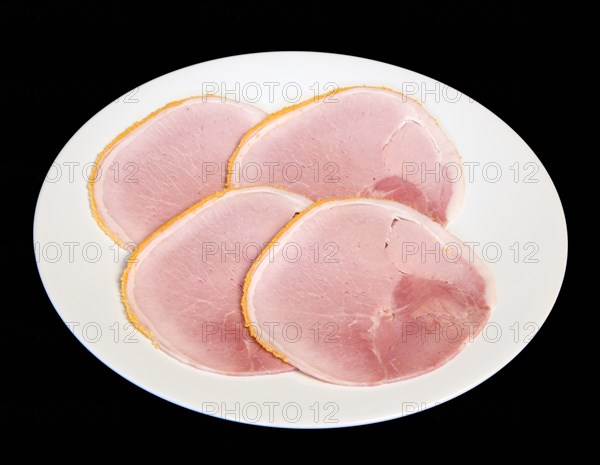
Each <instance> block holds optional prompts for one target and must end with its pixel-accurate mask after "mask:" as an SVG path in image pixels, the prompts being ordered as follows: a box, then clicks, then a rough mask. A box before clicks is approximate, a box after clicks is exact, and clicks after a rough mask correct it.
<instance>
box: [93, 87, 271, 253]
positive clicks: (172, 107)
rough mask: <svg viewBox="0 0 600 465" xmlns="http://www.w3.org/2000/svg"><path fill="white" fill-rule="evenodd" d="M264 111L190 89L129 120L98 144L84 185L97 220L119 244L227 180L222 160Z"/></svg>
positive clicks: (137, 240) (135, 238)
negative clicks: (106, 142) (197, 94)
mask: <svg viewBox="0 0 600 465" xmlns="http://www.w3.org/2000/svg"><path fill="white" fill-rule="evenodd" d="M265 116H266V114H265V113H264V112H263V111H261V110H259V109H257V108H254V107H252V106H250V105H246V104H240V103H235V102H230V101H226V102H223V101H222V100H221V98H219V97H210V96H208V97H195V98H190V99H187V100H182V101H178V102H172V103H170V104H168V105H166V106H165V107H163V108H161V109H160V110H158V111H156V112H154V113H152V114H151V115H149V116H148V117H147V118H146V119H144V120H143V121H141V122H140V123H136V124H134V125H133V126H132V127H131V128H129V129H127V130H126V131H125V132H123V133H122V134H121V135H119V136H118V137H117V138H116V139H115V140H114V141H113V142H111V143H110V144H109V145H108V147H107V148H106V149H105V150H104V152H102V153H101V154H100V155H99V157H98V161H97V165H96V170H95V171H94V173H93V175H92V177H91V180H90V184H89V188H90V197H91V203H92V212H93V214H94V216H95V217H96V219H97V221H98V223H99V225H100V226H101V227H102V228H103V229H104V230H105V231H106V232H107V233H108V234H109V235H110V236H111V237H112V238H113V239H114V240H115V241H116V242H117V243H119V244H120V245H124V244H127V243H131V242H133V243H136V244H139V243H140V241H142V240H143V239H144V238H145V237H146V236H148V234H150V233H151V232H152V231H154V230H155V229H156V228H158V227H159V226H160V225H161V224H163V223H164V222H165V221H167V220H169V219H170V218H172V217H173V216H175V215H177V214H178V213H181V212H182V211H183V210H185V209H186V208H188V207H189V206H190V205H193V204H194V203H196V202H197V201H199V200H201V199H202V198H203V197H206V196H208V195H211V194H214V193H215V192H217V191H219V190H221V189H223V188H224V187H225V169H223V168H224V166H225V165H226V163H227V160H228V159H229V157H230V156H231V154H232V152H233V151H234V149H235V147H236V146H237V144H238V142H239V141H240V138H241V137H242V135H243V134H244V133H245V132H246V131H247V130H248V129H250V128H251V127H252V126H254V125H255V124H256V123H258V122H259V121H261V120H262V119H263V118H264V117H265Z"/></svg>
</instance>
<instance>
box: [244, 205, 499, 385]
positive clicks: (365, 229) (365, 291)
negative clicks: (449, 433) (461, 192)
mask: <svg viewBox="0 0 600 465" xmlns="http://www.w3.org/2000/svg"><path fill="white" fill-rule="evenodd" d="M242 304H243V307H244V314H245V318H246V321H247V323H248V324H249V325H250V326H249V327H250V329H251V330H252V332H253V334H254V335H255V337H257V339H258V340H259V342H261V344H263V345H264V346H265V347H266V348H268V349H269V350H272V351H274V353H276V354H278V355H279V356H281V357H284V358H285V360H287V361H288V362H289V363H290V364H292V365H294V366H296V367H297V368H299V369H300V370H302V371H304V372H305V373H307V374H309V375H312V376H314V377H316V378H319V379H322V380H324V381H329V382H332V383H337V384H345V385H376V384H381V383H389V382H393V381H397V380H401V379H405V378H410V377H413V376H417V375H420V374H423V373H426V372H428V371H431V370H433V369H435V368H437V367H439V366H441V365H443V364H444V363H446V362H447V361H448V360H450V359H451V358H453V357H454V356H455V355H456V354H458V353H459V352H460V351H461V349H463V347H464V346H465V344H466V343H467V342H468V341H469V340H470V339H472V338H474V337H475V336H476V335H477V334H478V333H479V331H480V330H481V329H482V326H483V325H484V324H485V322H486V321H487V319H488V316H489V314H490V310H491V308H492V307H493V306H494V304H495V285H494V281H493V278H492V276H491V274H490V272H489V271H488V269H487V267H486V266H485V264H484V263H483V261H482V260H481V259H480V258H478V257H476V256H475V255H473V253H472V252H471V251H469V250H468V249H467V248H466V246H465V245H464V244H463V243H462V242H461V241H460V240H458V239H457V238H455V237H453V236H452V235H451V234H450V233H448V232H447V231H446V230H445V229H444V228H442V227H441V226H440V225H439V224H437V223H435V222H433V221H432V220H430V219H428V218H427V217H425V216H424V215H422V214H420V213H418V212H416V211H415V210H413V209H411V208H409V207H407V206H405V205H402V204H399V203H397V202H393V201H388V200H375V199H360V198H358V199H350V200H329V201H324V202H321V203H317V204H315V205H314V206H313V207H312V208H309V209H307V210H306V211H305V212H304V213H302V214H300V215H299V216H298V217H297V218H296V219H295V220H293V221H292V223H291V224H290V225H288V227H287V228H286V229H285V230H284V231H283V232H282V233H281V234H280V235H278V236H276V237H275V239H274V245H273V246H272V247H271V248H269V249H267V250H265V251H264V252H263V255H262V256H261V258H259V259H257V260H256V262H255V263H254V265H253V267H252V269H251V270H250V272H249V274H248V277H247V280H246V285H245V293H244V298H243V302H242Z"/></svg>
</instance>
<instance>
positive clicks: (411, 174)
mask: <svg viewBox="0 0 600 465" xmlns="http://www.w3.org/2000/svg"><path fill="white" fill-rule="evenodd" d="M229 163H230V165H229V171H228V182H229V185H231V186H249V185H266V184H268V185H272V186H279V187H285V188H287V189H291V190H293V191H294V192H298V193H299V194H302V195H305V196H307V197H309V198H311V199H313V200H320V199H325V198H332V197H338V198H339V197H354V196H364V197H374V198H386V199H392V200H396V201H399V202H402V203H404V204H406V205H409V206H411V207H413V208H415V209H416V210H418V211H420V212H421V213H423V214H425V215H427V216H428V217H430V218H433V219H434V220H435V221H438V222H439V223H441V224H446V223H447V222H448V221H450V220H451V219H452V218H454V217H455V216H456V214H457V213H458V211H459V210H460V207H461V205H462V201H463V194H464V177H463V175H462V174H463V173H462V164H461V159H460V156H459V155H458V152H457V151H456V149H455V147H454V146H453V145H452V143H451V142H450V140H449V139H448V137H447V136H446V135H445V134H444V132H443V131H442V129H441V128H440V127H439V125H438V124H437V122H436V121H435V119H434V118H433V117H432V116H431V115H430V114H429V113H427V111H426V110H425V109H424V108H423V106H422V105H420V104H419V103H417V102H416V101H414V100H412V99H410V98H408V97H406V96H405V95H402V94H400V93H397V92H394V91H391V90H387V89H382V88H373V87H350V88H344V89H340V90H338V91H336V92H334V93H333V94H331V95H325V96H323V97H321V98H320V99H318V100H317V101H314V100H309V101H307V102H304V103H300V104H298V105H295V106H292V107H289V108H285V109H283V110H281V111H280V112H278V113H275V114H274V115H271V116H270V117H269V118H267V119H266V120H264V121H263V122H262V123H260V124H258V125H257V126H256V127H254V128H253V129H251V130H250V131H249V132H248V133H247V134H246V135H245V136H244V138H243V139H242V142H241V143H240V145H239V146H238V148H237V149H236V152H235V153H234V155H233V157H232V158H231V160H230V162H229Z"/></svg>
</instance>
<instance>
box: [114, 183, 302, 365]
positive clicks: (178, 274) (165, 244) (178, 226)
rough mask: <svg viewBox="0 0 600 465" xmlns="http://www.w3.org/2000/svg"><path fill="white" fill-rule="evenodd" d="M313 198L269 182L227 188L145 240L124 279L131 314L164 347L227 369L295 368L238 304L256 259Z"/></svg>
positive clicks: (182, 358)
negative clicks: (269, 347)
mask: <svg viewBox="0 0 600 465" xmlns="http://www.w3.org/2000/svg"><path fill="white" fill-rule="evenodd" d="M310 203H311V202H310V200H308V199H307V198H305V197H302V196H300V195H298V194H293V193H291V192H286V191H283V190H280V189H275V188H270V187H251V188H242V189H233V190H229V191H223V192H221V193H218V194H216V195H214V196H212V197H209V198H207V199H206V200H204V201H202V202H199V203H198V204H197V205H194V206H193V207H191V208H190V209H188V211H186V212H185V213H183V214H182V215H180V216H178V217H176V218H174V219H172V220H171V221H170V222H168V223H167V224H166V225H165V226H163V227H161V228H160V229H158V230H157V231H155V232H154V233H153V234H152V235H151V236H150V237H149V238H147V239H146V240H145V241H144V242H143V243H142V244H141V245H140V247H139V248H138V250H137V251H136V252H134V254H133V255H132V257H131V259H130V260H129V264H128V267H127V268H126V270H125V272H124V274H123V279H122V297H123V301H124V303H125V307H126V310H127V315H128V316H129V318H130V320H132V321H133V322H134V324H136V326H137V327H138V328H139V329H140V330H142V331H143V332H144V333H145V334H146V335H148V336H149V337H150V338H151V339H152V340H153V341H154V342H155V343H156V344H157V345H158V346H159V347H160V348H161V349H162V350H164V351H165V352H167V353H168V354H170V355H171V356H173V357H175V358H176V359H178V360H180V361H182V362H184V363H187V364H189V365H192V366H194V367H196V368H200V369H202V370H207V371H212V372H216V373H221V374H228V375H253V374H268V373H279V372H284V371H289V370H291V369H292V367H290V366H289V365H287V364H285V363H284V362H282V361H281V360H280V359H278V358H276V357H274V356H273V355H272V354H270V353H269V352H267V351H266V350H264V349H263V348H262V347H261V346H260V345H259V344H258V343H257V342H256V341H255V340H254V339H253V338H252V337H251V336H250V334H249V333H248V331H247V330H246V328H245V327H244V324H243V316H242V311H241V307H240V300H241V296H242V286H243V282H244V278H245V276H246V272H247V271H248V269H249V268H250V265H251V264H252V261H253V260H254V258H256V256H257V255H258V253H259V251H260V250H261V249H262V248H263V247H264V246H265V244H266V243H268V242H269V241H270V239H271V238H272V237H273V236H274V235H275V233H277V231H278V230H279V229H280V228H281V227H283V226H284V225H285V224H286V223H287V222H288V221H289V220H290V219H292V218H293V217H294V215H296V214H297V213H298V212H299V211H301V210H303V209H304V208H306V207H307V206H308V205H310Z"/></svg>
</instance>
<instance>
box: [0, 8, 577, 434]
mask: <svg viewBox="0 0 600 465" xmlns="http://www.w3.org/2000/svg"><path fill="white" fill-rule="evenodd" d="M168 3H169V4H168V5H163V6H161V7H160V8H153V7H152V6H149V5H139V6H129V5H128V6H125V5H122V4H120V3H119V2H111V1H108V2H88V3H79V2H77V3H76V2H73V3H70V2H63V3H56V2H46V3H43V4H32V3H18V2H14V3H13V2H8V3H4V4H3V6H2V7H1V8H2V9H3V14H2V20H1V21H2V26H3V28H4V33H3V35H4V37H5V39H4V40H5V48H6V49H5V51H4V63H5V64H6V65H7V66H6V67H4V71H2V99H3V107H4V109H5V111H6V112H8V111H9V110H10V111H11V112H12V113H7V114H9V115H17V117H16V121H15V122H14V123H16V124H13V123H11V124H4V125H3V126H4V131H3V132H4V140H5V147H4V148H5V156H4V160H3V161H4V167H5V170H6V171H5V173H4V174H5V175H4V179H5V181H6V182H5V185H13V183H14V186H16V191H15V190H13V191H11V192H12V196H10V197H8V199H9V201H8V202H7V204H8V205H7V207H8V210H9V211H8V215H9V216H10V217H12V218H18V220H17V221H13V222H12V223H11V224H12V226H11V227H10V228H11V230H15V231H14V232H15V234H14V235H13V236H12V238H13V239H11V241H10V242H5V246H6V249H7V251H8V252H9V253H10V252H14V253H16V254H17V255H16V257H17V260H14V261H11V262H9V261H8V259H7V261H6V262H5V266H9V265H8V263H17V264H18V266H19V267H23V269H22V270H21V269H20V268H19V271H16V270H15V271H14V272H13V275H14V276H15V278H14V279H13V280H11V281H10V282H11V283H12V285H14V289H19V293H20V295H21V296H22V299H18V300H19V301H20V302H23V303H22V304H19V305H18V306H12V307H10V308H8V309H6V311H5V313H4V315H5V318H3V319H2V334H3V337H2V342H3V352H4V354H5V360H7V361H8V364H9V367H10V371H11V372H12V376H11V381H10V382H9V383H8V384H9V385H10V387H12V388H13V389H14V393H12V395H11V396H9V397H5V398H3V400H2V418H3V419H5V420H10V421H14V422H26V423H28V424H30V425H42V426H51V425H53V424H56V423H59V422H62V421H66V422H69V423H70V424H72V425H88V424H96V423H104V422H106V423H107V424H108V425H110V426H111V427H117V426H119V425H120V426H123V427H125V428H137V427H143V426H148V425H158V424H169V425H174V424H180V423H181V424H183V422H185V423H186V424H187V423H191V424H193V425H195V426H197V427H210V430H211V431H213V432H216V433H218V432H220V431H225V430H227V431H230V430H235V431H237V432H243V433H245V432H247V431H248V430H249V429H250V428H252V427H249V426H246V425H239V424H234V423H231V422H226V421H222V420H217V419H214V418H210V417H207V416H203V415H200V414H197V413H194V412H191V411H188V410H186V409H184V408H181V407H178V406H175V405H173V404H170V403H168V402H166V401H164V400H162V399H159V398H157V397H155V396H153V395H151V394H149V393H147V392H146V391H144V390H142V389H140V388H138V387H136V386H134V385H133V384H131V383H129V382H128V381H126V380H125V379H123V378H121V377H120V376H119V375H117V374H115V373H114V372H112V371H111V370H110V369H109V368H107V367H106V366H104V365H103V364H102V363H101V362H100V361H98V360H97V359H96V358H95V357H94V356H92V355H91V354H90V353H89V352H88V351H87V350H86V349H85V348H84V347H83V346H82V345H81V344H80V343H79V342H78V341H77V340H76V339H75V338H74V337H73V336H72V335H71V333H70V331H69V330H68V329H67V328H66V326H65V325H64V323H63V322H62V321H61V320H60V318H59V317H58V315H57V314H56V312H55V311H54V310H53V307H52V305H51V304H50V302H49V301H48V299H47V297H46V294H45V292H44V289H43V287H42V285H41V283H40V281H39V277H38V274H37V270H36V267H35V258H34V255H33V250H32V246H31V242H32V241H31V226H32V221H33V213H34V208H35V203H36V200H37V195H38V192H39V189H40V187H41V186H42V183H43V180H44V176H45V174H46V172H47V171H48V169H49V167H50V165H51V163H52V161H53V159H54V158H55V157H56V156H57V154H58V153H59V151H60V150H61V148H62V147H63V146H64V144H65V143H66V142H67V141H68V140H69V138H70V137H71V136H72V135H73V134H74V133H75V132H76V131H77V129H79V127H80V126H81V125H83V124H84V123H85V122H86V121H87V120H88V119H89V118H91V117H92V116H93V115H94V114H95V113H96V112H98V111H99V110H101V109H102V108H103V107H104V106H105V105H107V104H109V103H110V102H111V101H113V100H115V99H116V98H118V97H119V96H121V95H123V94H124V93H125V92H127V91H129V90H131V89H133V88H134V87H136V86H138V85H140V84H143V83H144V82H146V81H148V80H150V79H153V78H155V77H158V76H160V75H162V74H165V73H167V72H170V71H173V70H176V69H179V68H181V67H184V66H188V65H192V64H195V63H199V62H203V61H207V60H210V59H214V58H220V57H225V56H230V55H238V54H243V53H251V52H260V51H272V50H307V51H325V52H334V53H343V54H348V55H355V56H361V57H366V58H371V59H375V60H380V61H384V62H387V63H392V64H394V65H398V66H401V67H404V68H408V69H411V70H414V71H417V72H420V73H422V74H425V75H427V76H430V77H433V78H435V79H438V80H440V81H442V82H444V83H446V84H448V85H450V86H452V87H454V88H456V89H458V90H460V91H462V92H463V93H465V94H467V95H469V96H471V97H473V98H474V99H476V100H477V101H479V102H480V103H482V104H483V105H485V106H486V107H488V108H489V109H491V110H492V111H493V112H494V113H496V114H497V115H498V116H499V117H501V118H502V119H503V120H504V121H506V122H507V123H508V124H509V125H510V126H511V127H512V128H513V129H515V130H516V131H517V132H518V133H519V134H520V135H521V137H523V139H524V140H525V141H526V142H527V143H528V144H529V145H530V146H531V147H532V148H533V150H534V151H535V152H536V154H537V155H538V157H539V158H540V159H541V161H542V162H543V164H544V165H545V167H546V169H547V170H548V171H549V172H550V175H551V176H552V178H553V180H554V181H555V184H556V186H557V189H558V191H559V193H560V194H561V198H562V200H563V205H564V206H565V210H566V212H567V215H568V213H569V210H568V203H567V200H568V199H567V198H566V192H565V191H567V190H568V188H567V187H566V184H565V183H566V181H565V179H566V178H567V176H566V173H565V167H564V166H562V165H560V163H561V162H564V158H561V157H563V156H564V154H563V153H561V152H560V151H559V149H558V147H557V138H559V137H560V135H559V134H560V131H559V128H560V125H561V121H560V118H559V117H557V112H556V109H557V101H558V100H557V98H556V95H555V89H556V88H558V87H560V86H561V85H562V84H561V83H562V82H564V81H561V79H562V78H561V76H560V74H559V71H558V70H559V69H560V68H562V67H564V65H565V57H564V56H562V55H561V52H560V47H559V45H560V41H561V40H562V38H561V34H560V20H559V18H558V17H557V16H556V14H555V12H554V11H552V10H551V9H548V8H546V9H538V10H533V9H528V8H526V7H524V6H523V5H521V4H520V3H518V2H511V1H508V2H507V1H504V2H499V1H498V2H487V3H484V2H465V3H459V2H444V3H440V4H437V3H435V2H433V3H432V2H426V4H424V3H416V2H410V3H408V2H395V3H394V4H393V5H394V9H393V10H392V9H385V7H384V6H383V5H379V4H377V3H373V4H371V5H369V6H367V5H366V4H363V6H361V7H351V6H348V5H347V4H346V3H344V2H329V3H323V2H317V1H310V0H309V1H305V2H295V1H293V2H288V3H285V4H283V3H281V2H254V1H249V2H244V3H243V4H240V5H236V3H235V2H227V3H225V4H220V3H216V2H211V3H205V4H197V5H195V8H198V9H199V10H198V11H195V10H194V11H191V10H189V7H186V6H185V5H180V6H178V5H176V4H175V3H174V2H168ZM7 31H14V32H12V33H10V34H7ZM5 116H6V114H5ZM8 119H9V120H10V119H11V118H10V117H9V118H8ZM11 141H12V142H17V143H16V144H14V146H11V144H10V142H11ZM15 192H16V194H15ZM16 237H18V238H19V239H20V242H19V246H17V245H15V244H14V238H16ZM10 266H11V267H12V265H10ZM11 272H12V271H11ZM8 291H9V292H10V291H11V290H10V289H9V290H8ZM569 310H570V308H569V306H568V305H567V304H566V297H565V291H564V290H563V293H562V294H561V296H560V297H559V299H558V302H557V304H556V306H555V309H554V310H553V312H552V314H551V315H550V317H549V319H548V321H547V322H546V324H545V325H544V326H543V328H542V329H541V330H540V331H539V332H538V334H537V336H536V337H535V339H534V340H533V341H532V342H531V343H530V344H529V345H528V347H527V348H526V350H524V351H523V352H522V353H521V354H520V355H519V356H518V357H517V358H516V359H515V360H514V361H513V362H512V363H510V364H509V365H508V366H507V367H506V368H504V369H503V370H501V371H500V372H499V373H498V374H496V375H495V376H494V377H492V378H491V379H490V380H488V381H486V382H485V383H483V384H482V385H480V386H478V387H477V388H475V389H473V390H471V391H470V392H468V393H466V394H464V395H462V396H460V397H459V398H457V399H455V400H452V401H450V402H448V403H445V404H443V405H441V406H438V407H436V408H434V409H431V410H428V411H425V412H422V413H419V414H418V415H414V416H412V417H407V418H403V419H399V420H394V421H390V422H386V423H384V424H379V425H370V426H365V427H361V429H362V430H363V431H375V432H378V431H383V430H384V429H385V430H387V429H393V430H395V431H397V432H398V433H400V434H409V433H411V434H417V435H423V434H427V435H429V436H431V435H432V434H433V435H435V434H447V432H448V431H460V427H462V426H465V427H469V428H471V431H472V430H473V429H475V430H478V431H480V432H482V433H484V434H486V433H487V432H490V434H491V431H492V428H495V427H499V426H500V425H502V427H503V428H506V429H504V431H505V432H507V433H508V434H510V436H511V437H513V438H514V439H515V440H520V438H523V437H525V435H527V434H529V433H530V432H531V431H538V432H539V431H549V430H552V429H554V428H555V427H556V425H557V423H558V422H559V421H564V415H565V414H568V412H569V411H570V410H571V409H572V408H573V407H574V403H575V402H576V399H575V398H573V397H571V396H570V394H569V393H568V391H567V390H566V388H565V381H563V380H564V379H565V367H564V362H561V361H564V360H568V359H569V357H571V356H572V355H573V354H569V353H568V352H567V353H565V350H567V351H569V350H573V348H571V349H569V345H568V344H565V343H564V337H560V335H561V334H562V332H563V330H564V328H565V327H566V322H567V318H568V317H567V314H568V312H569ZM561 340H562V341H563V342H560V341H561ZM560 416H563V418H562V419H559V417H560ZM254 429H256V428H254ZM115 431H116V430H115Z"/></svg>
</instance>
